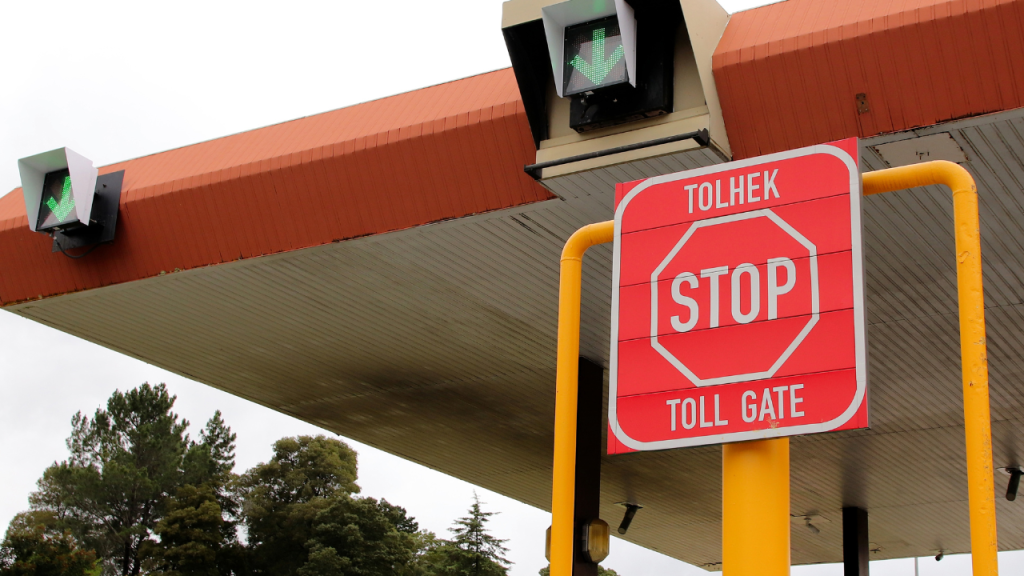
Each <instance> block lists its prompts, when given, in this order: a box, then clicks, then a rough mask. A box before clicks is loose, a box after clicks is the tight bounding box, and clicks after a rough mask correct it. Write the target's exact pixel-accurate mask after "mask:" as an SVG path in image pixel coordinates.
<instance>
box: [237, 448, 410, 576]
mask: <svg viewBox="0 0 1024 576" xmlns="http://www.w3.org/2000/svg"><path fill="white" fill-rule="evenodd" d="M356 478H357V461H356V453H355V452H354V451H353V450H352V449H351V448H349V447H348V445H346V444H345V443H344V442H340V441H338V440H334V439H331V438H326V437H324V436H300V437H298V438H282V439H281V440H278V441H277V442H276V443H275V444H274V456H273V458H271V460H270V461H269V462H267V463H265V464H259V465H257V466H255V467H254V468H252V469H251V470H249V471H248V472H246V473H245V474H244V475H243V476H242V477H241V479H240V480H239V485H240V486H241V493H242V495H243V504H242V515H243V517H244V521H245V526H246V529H247V533H248V543H249V552H250V556H249V562H250V564H249V565H250V566H251V567H252V569H253V571H254V572H255V573H258V574H273V575H274V576H291V575H295V576H327V575H332V576H333V575H338V574H343V575H346V576H349V575H351V576H393V575H397V576H414V575H416V574H418V573H419V572H417V565H416V559H417V552H418V550H419V549H420V546H421V545H422V543H423V541H424V535H423V534H422V533H420V532H419V527H418V525H417V524H416V522H415V521H414V520H413V519H412V518H410V517H409V516H408V514H407V513H406V511H405V510H404V509H403V508H401V507H399V506H394V505H392V504H389V503H388V502H387V501H385V500H376V499H373V498H361V497H358V496H357V494H358V492H359V486H358V485H357V484H356Z"/></svg>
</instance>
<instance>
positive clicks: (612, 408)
mask: <svg viewBox="0 0 1024 576" xmlns="http://www.w3.org/2000/svg"><path fill="white" fill-rule="evenodd" d="M857 144H858V147H859V146H860V140H857ZM814 154H826V155H829V156H834V157H836V158H838V159H839V160H840V161H842V162H843V163H844V164H845V165H846V167H847V169H848V170H849V172H850V233H851V240H852V244H853V246H852V248H853V324H854V339H855V341H854V347H855V360H856V362H855V363H856V374H857V392H856V393H855V394H854V398H853V402H851V403H850V406H849V407H847V409H846V411H845V412H843V413H842V414H840V415H839V416H838V417H836V418H834V419H833V420H830V421H828V422H822V423H820V424H804V425H802V426H790V427H785V428H768V429H764V430H749V431H746V432H732V433H725V434H712V435H708V436H697V437H693V438H678V439H675V440H659V441H655V442H642V441H639V440H634V439H633V438H630V437H629V436H628V435H626V433H625V432H623V431H622V427H621V426H619V420H618V417H617V416H616V407H617V405H618V391H617V381H618V369H619V365H618V364H619V358H618V353H619V350H618V344H619V343H618V337H619V318H618V316H619V314H618V313H619V278H620V260H621V254H620V251H621V246H622V215H623V213H624V212H625V209H626V207H627V206H628V205H629V203H630V202H631V201H632V200H633V198H635V197H636V196H637V194H639V193H640V192H643V191H644V190H645V189H647V188H649V187H651V186H655V185H657V184H665V183H668V182H675V181H677V180H685V179H689V178H696V177H699V176H706V175H709V174H716V173H719V172H727V171H729V170H735V169H738V168H746V167H748V166H755V165H759V164H764V163H766V162H776V161H779V160H789V159H793V158H800V157H803V156H811V155H814ZM862 196H863V190H862V187H861V178H860V170H859V169H858V168H857V163H856V162H855V161H854V159H853V158H851V157H850V155H849V154H848V153H847V152H846V151H845V150H843V149H841V148H839V147H837V146H832V145H828V144H818V145H815V146H808V147H806V148H799V149H796V150H788V151H786V152H777V153H775V154H768V155H765V156H758V157H755V158H748V159H746V160H739V161H737V162H727V163H725V164H718V165H715V166H709V167H707V168H698V169H696V170H687V171H684V172H677V173H675V174H667V175H665V176H658V177H655V178H648V179H647V180H644V181H643V182H641V183H640V184H638V185H637V186H636V187H635V188H633V189H632V190H630V191H629V193H628V194H626V197H625V198H623V199H622V202H620V203H619V206H618V208H617V209H616V210H615V237H614V244H613V252H612V306H611V310H612V318H611V330H610V339H611V349H610V354H609V357H608V422H609V424H610V426H611V429H612V434H613V435H614V436H615V439H616V440H618V441H619V442H621V443H622V444H623V445H625V446H626V447H628V448H631V449H633V450H638V451H649V450H668V449H671V448H688V447H694V446H708V445H714V444H723V443H726V442H743V441H746V440H762V439H767V438H781V437H784V436H796V435H800V434H814V433H819V432H828V431H831V430H835V429H836V428H839V427H840V426H842V425H843V424H846V423H847V422H848V421H849V420H850V418H852V417H853V415H854V414H856V413H857V410H859V409H860V407H861V404H863V403H864V401H865V400H866V399H867V330H866V318H865V310H864V253H863V240H862V238H863V234H862V231H863V224H862V219H861V197H862Z"/></svg>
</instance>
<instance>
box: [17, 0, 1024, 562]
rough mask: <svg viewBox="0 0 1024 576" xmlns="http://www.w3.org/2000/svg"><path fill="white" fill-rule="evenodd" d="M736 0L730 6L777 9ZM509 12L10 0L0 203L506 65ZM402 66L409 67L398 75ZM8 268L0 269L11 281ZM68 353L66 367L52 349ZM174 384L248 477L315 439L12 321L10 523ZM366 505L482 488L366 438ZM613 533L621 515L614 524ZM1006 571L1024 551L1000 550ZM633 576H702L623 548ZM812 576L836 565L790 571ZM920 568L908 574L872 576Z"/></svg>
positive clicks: (221, 397) (521, 551)
mask: <svg viewBox="0 0 1024 576" xmlns="http://www.w3.org/2000/svg"><path fill="white" fill-rule="evenodd" d="M766 3H768V2H766V1H764V0H729V1H728V2H726V3H725V5H726V8H727V9H729V10H730V11H737V10H742V9H746V8H749V7H752V6H756V5H761V4H766ZM500 12H501V2H500V0H457V1H447V2H423V1H407V0H391V1H388V2H356V1H354V0H340V1H337V0H335V1H332V2H307V1H293V2H287V3H285V2H258V1H252V0H250V1H247V2H240V1H230V2H229V1H211V0H205V1H202V2H200V1H192V0H188V1H178V2H174V3H170V2H165V3H159V4H158V3H154V2H138V1H137V0H136V1H132V2H98V1H91V2H90V1H82V0H78V1H76V2H43V1H33V2H15V1H14V0H4V1H3V2H0V75H2V76H0V77H2V78H3V79H4V82H3V88H2V89H0V194H2V193H5V192H6V191H9V190H11V189H13V188H15V187H17V186H19V185H20V183H19V181H18V173H17V167H16V162H15V161H16V160H17V159H18V158H20V157H23V156H27V155H30V154H34V153H37V152H41V151H45V150H50V149H53V148H58V147H61V146H68V147H70V148H72V149H74V150H76V151H78V152H80V153H83V154H85V155H86V156H88V157H89V158H91V159H93V160H94V161H95V162H97V164H98V165H103V164H109V163H112V162H116V161H120V160H125V159H128V158H134V157H138V156H142V155H146V154H151V153H153V152H158V151H161V150H167V149H170V148H176V147H179V146H184V145H188V144H192V143H195V142H199V141H203V140H208V139H211V138H216V137H219V136H223V135H226V134H231V133H235V132H241V131H245V130H250V129H252V128H256V127H259V126H265V125H268V124H274V123H277V122H281V121H285V120H290V119H293V118H297V117H301V116H307V115H310V114H316V113H318V112H323V111H326V110H331V109H335V108H340V107H344V106H349V105H351V104H355V103H357V102H363V101H366V100H373V99H376V98H381V97H384V96H388V95H391V94H395V93H399V92H404V91H408V90H413V89H416V88H421V87H423V86H428V85H432V84H437V83H440V82H445V81H448V80H453V79H456V78H461V77H465V76H470V75H473V74H478V73H480V72H484V71H488V70H494V69H498V68H503V67H506V66H508V56H507V54H506V52H505V46H504V43H503V41H502V37H501V33H500V29H499V27H500V25H499V22H500ZM396 62H398V63H400V65H395V63H396ZM3 273H4V271H3V270H0V274H3ZM57 350H59V351H60V355H59V361H54V359H53V358H54V357H53V354H54V352H55V351H57ZM145 381H149V382H153V383H156V382H166V383H167V384H168V386H169V388H170V389H171V391H172V392H173V393H175V394H177V395H178V404H177V409H178V411H179V413H180V414H182V415H183V416H184V417H185V418H187V419H189V420H190V421H192V422H193V423H194V424H196V425H199V426H201V425H202V423H203V422H205V420H206V419H207V418H209V416H210V414H212V412H213V410H214V409H217V408H219V409H221V410H222V411H223V412H224V415H225V418H226V419H227V421H228V423H229V424H230V425H231V426H232V427H233V428H234V429H235V431H236V432H238V437H239V442H238V444H239V446H238V466H239V468H240V469H244V468H246V467H249V466H252V465H253V464H256V463H257V462H260V461H264V460H266V459H267V458H268V457H269V456H270V445H271V443H272V442H273V441H274V440H276V439H277V438H279V437H282V436H287V435H296V434H309V433H317V432H319V431H318V429H317V428H315V427H313V426H310V425H308V424H305V423H303V422H299V421H297V420H294V419H292V418H289V417H286V416H283V415H280V414H277V413H275V412H272V411H270V410H267V409H265V408H262V407H260V406H256V405H254V404H251V403H248V402H246V401H244V400H240V399H237V398H234V397H232V396H229V395H227V394H224V393H222V392H219V391H216V390H214V389H211V388H209V387H206V386H204V385H202V384H198V383H195V382H192V381H189V380H187V379H184V378H181V377H178V376H175V375H173V374H170V373H168V372H164V371H162V370H160V369H157V368H154V367H153V366H149V365H147V364H145V363H143V362H139V361H136V360H133V359H130V358H126V357H123V356H120V355H118V354H116V353H114V352H111V351H109V350H106V349H103V348H101V347H99V346H96V345H93V344H90V343H87V342H84V341H81V340H78V339H76V338H73V337H70V336H67V335H64V334H61V333H59V332H56V331H54V330H51V329H49V328H46V327H44V326H41V325H38V324H34V323H32V322H28V321H26V320H23V319H21V318H18V317H16V316H13V315H11V314H7V313H0V462H2V463H3V464H2V465H0V524H2V525H3V526H6V524H7V522H8V521H9V520H10V518H11V517H12V516H13V515H14V514H15V513H17V512H18V511H20V510H23V509H24V508H26V506H27V501H26V497H27V495H28V493H29V491H30V490H32V489H33V486H34V483H35V480H36V479H37V478H38V477H39V475H40V473H41V472H42V471H43V469H44V468H45V467H46V466H47V465H48V464H50V463H51V462H53V461H54V460H59V459H63V458H64V456H65V447H64V438H66V436H67V434H68V432H69V430H70V426H69V419H70V417H71V415H72V414H74V413H75V412H76V411H78V410H83V411H87V412H92V411H93V410H95V409H96V408H97V407H99V406H100V405H101V404H103V402H104V401H105V400H106V398H107V397H109V395H110V393H111V392H112V391H114V390H115V389H122V390H125V389H128V388H130V387H132V386H135V385H138V384H139V383H141V382H145ZM353 445H354V446H355V447H356V448H357V449H358V450H359V453H360V484H361V485H362V487H363V491H364V494H368V495H371V496H377V497H384V498H387V499H388V500H390V501H392V502H394V503H397V504H400V505H403V506H405V507H406V508H408V509H409V511H410V512H411V513H412V514H413V515H414V516H415V517H416V518H417V519H418V520H419V521H420V523H421V525H422V526H423V527H425V528H428V529H430V530H433V531H435V532H438V533H444V532H445V530H446V528H447V527H448V526H449V525H450V524H451V521H452V520H453V519H454V518H455V517H456V516H458V515H460V514H461V513H462V512H463V511H464V510H465V509H466V508H467V507H468V505H469V503H470V501H471V499H472V493H473V490H474V487H473V486H471V485H469V484H467V483H465V482H462V481H459V480H456V479H454V478H451V477H448V476H445V475H443V474H440V473H438V472H434V471H432V470H428V469H426V468H423V467H421V466H418V465H416V464H411V463H408V462H405V461H403V460H401V459H398V458H395V457H393V456H390V455H388V454H386V453H383V452H380V451H378V450H374V449H372V448H369V447H367V446H362V445H359V444H358V443H353ZM478 492H479V494H480V495H481V497H482V498H483V500H484V501H486V502H487V504H488V507H489V508H490V509H492V510H495V511H500V512H501V515H500V516H498V517H496V519H495V520H494V522H493V526H494V532H495V533H496V534H497V535H498V536H500V537H503V538H508V539H509V543H508V545H509V546H510V548H511V554H510V558H511V559H512V560H513V561H514V562H515V566H514V567H513V570H512V574H514V575H515V576H532V575H533V574H536V573H537V570H538V569H539V568H540V567H541V566H543V565H544V564H545V562H544V558H543V539H544V529H545V528H546V527H547V525H548V523H549V518H548V515H547V514H546V513H543V512H541V511H540V510H537V509H535V508H531V507H529V506H526V505H524V504H521V503H518V502H515V501H512V500H510V499H508V498H504V497H502V496H500V495H497V494H494V493H490V492H487V491H485V490H478ZM609 520H610V521H612V522H614V521H616V520H617V519H609ZM1001 561H1002V563H1003V567H1004V573H1011V572H1013V571H1014V570H1018V571H1024V555H1022V554H1021V553H1011V554H1007V555H1002V560H1001ZM605 564H606V565H607V566H610V567H612V568H615V569H616V570H618V571H619V572H620V574H622V575H623V576H655V575H659V576H660V575H687V574H705V573H706V572H704V571H703V570H699V569H696V568H693V567H690V566H687V565H685V564H683V563H681V562H678V561H675V560H671V559H669V558H665V557H663V556H661V555H659V554H656V553H654V552H650V551H647V550H644V549H642V548H639V547H637V546H633V545H631V544H627V543H625V542H622V541H618V540H617V541H615V542H614V543H613V547H612V555H611V556H610V557H609V559H608V560H607V561H606V562H605ZM967 571H969V558H967V557H949V558H947V559H945V560H943V561H942V562H941V563H936V562H935V561H934V560H932V559H930V558H929V559H925V560H922V563H921V572H920V573H921V574H922V575H925V576H937V575H940V574H963V573H966V572H967ZM793 572H794V574H797V575H800V576H826V575H838V574H841V573H842V569H841V567H840V566H837V565H832V566H817V567H804V568H797V569H794V571H793ZM872 572H873V573H874V574H875V575H876V576H878V575H882V576H885V575H893V576H895V575H910V574H913V562H912V561H910V560H899V561H889V562H878V563H874V564H873V565H872Z"/></svg>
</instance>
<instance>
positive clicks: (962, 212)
mask: <svg viewBox="0 0 1024 576" xmlns="http://www.w3.org/2000/svg"><path fill="white" fill-rule="evenodd" d="M862 179H863V187H864V194H865V195H870V194H880V193H883V192H892V191H895V190H903V189H906V188H914V187H918V186H928V185H933V184H944V185H946V186H948V187H949V188H950V189H951V190H952V192H953V205H954V219H955V223H954V224H955V230H956V260H957V290H958V299H959V307H960V353H961V359H962V369H963V393H964V424H965V428H966V444H967V483H968V503H969V507H970V526H971V553H972V562H973V568H974V570H973V572H974V575H975V576H996V575H997V574H998V563H997V555H996V553H997V551H998V544H997V536H996V511H995V485H994V480H993V473H992V466H993V464H992V424H991V415H990V406H989V394H988V359H987V351H986V350H987V348H986V342H985V308H984V304H985V302H984V294H983V283H982V274H981V234H980V223H979V218H978V192H977V187H976V186H975V183H974V178H972V177H971V175H970V173H968V172H967V170H965V169H964V168H963V167H961V166H959V165H957V164H954V163H952V162H946V161H941V160H940V161H933V162H925V163H922V164H915V165H911V166H903V167H900V168H890V169H887V170H878V171H876V172H870V173H868V174H864V175H863V177H862ZM614 226H615V224H614V222H612V221H608V222H599V223H597V224H590V225H588V226H584V227H583V228H580V229H579V230H577V231H576V233H574V234H573V235H572V236H571V237H570V238H569V240H568V241H567V242H566V244H565V248H564V249H563V251H562V260H561V278H560V284H559V293H558V360H557V376H556V392H555V450H554V471H553V478H552V487H551V516H552V518H551V576H572V559H573V549H572V548H573V544H572V543H573V512H574V511H573V499H574V484H575V477H576V471H575V469H574V467H575V461H576V402H577V392H578V390H577V386H578V383H577V372H578V358H579V348H580V340H579V338H580V293H581V283H582V270H583V254H584V253H585V252H586V251H587V249H588V248H590V247H591V246H595V245H597V244H603V243H606V242H611V241H612V239H613V235H614ZM780 494H782V495H781V496H780ZM723 498H724V502H723V521H724V531H723V558H722V560H723V567H724V568H725V569H726V570H728V571H729V576H754V575H758V576H760V575H764V574H771V575H774V574H788V573H789V441H788V439H787V438H778V439H773V440H759V441H754V442H747V443H737V444H731V445H726V446H724V447H723ZM780 510H781V511H782V512H780ZM783 517H784V519H785V522H786V525H785V529H784V530H763V529H762V530H757V531H755V530H753V529H752V528H751V527H753V526H755V525H756V524H755V522H754V519H756V518H759V519H763V520H764V521H766V522H768V523H769V524H771V525H775V524H777V522H778V520H779V518H783ZM782 533H784V534H785V536H784V540H783V539H782V538H780V537H779V534H782ZM766 537H771V538H772V540H771V548H770V549H768V546H767V545H764V546H762V545H761V544H759V543H764V542H766V541H765V540H764V539H765V538H766ZM782 559H784V560H782ZM755 560H756V561H757V563H756V564H754V563H753V562H754V561H755ZM782 562H784V568H782V569H781V571H777V568H776V566H777V565H779V566H780V565H782ZM734 566H735V568H734ZM769 570H771V571H769Z"/></svg>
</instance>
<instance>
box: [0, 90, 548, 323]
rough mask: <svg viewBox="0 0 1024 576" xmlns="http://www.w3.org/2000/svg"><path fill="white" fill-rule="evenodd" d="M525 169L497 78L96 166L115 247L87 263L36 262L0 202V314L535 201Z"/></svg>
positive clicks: (44, 250) (42, 254) (522, 129)
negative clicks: (110, 191) (118, 190)
mask: <svg viewBox="0 0 1024 576" xmlns="http://www.w3.org/2000/svg"><path fill="white" fill-rule="evenodd" d="M533 160H534V149H533V141H532V137H531V136H530V135H529V126H528V124H527V121H526V117H525V111H524V109H523V108H522V106H521V103H520V102H519V95H518V89H517V88H516V84H515V78H514V77H513V75H512V73H511V70H499V71H497V72H491V73H488V74H482V75H479V76H474V77H472V78H466V79H464V80H459V81H456V82H450V83H447V84H442V85H439V86H433V87H430V88H425V89H423V90H417V91H414V92H409V93H406V94H400V95H398V96H393V97H390V98H385V99H383V100H378V101H374V102H368V103H365V104H359V105H356V106H352V107H349V108H343V109H340V110H335V111H332V112H327V113H324V114H319V115H317V116H311V117H307V118H301V119H299V120H294V121H292V122H285V123H283V124H278V125H274V126H269V127H266V128H261V129H258V130H254V131H251V132H246V133H242V134H236V135H233V136H228V137H225V138H219V139H217V140H212V141H209V142H202V143H200V144H196V145H193V146H188V147H185V148H179V149H176V150H170V151H167V152H162V153H160V154H154V155H151V156H146V157H143V158H138V159H135V160H130V161H128V162H122V163H119V164H115V165H112V166H107V167H104V168H102V169H101V173H108V172H112V171H116V170H122V169H123V170H125V181H124V189H123V193H122V198H121V218H120V221H119V223H118V239H117V241H116V242H114V243H113V244H110V245H108V246H103V247H101V248H100V249H99V250H97V251H96V252H95V253H94V254H92V255H90V257H89V262H88V264H87V265H86V264H83V263H77V264H74V263H71V262H70V261H66V260H64V259H62V258H60V256H59V255H57V256H54V255H51V254H50V253H49V249H50V242H49V239H48V238H46V237H44V236H43V235H40V234H33V233H31V232H30V231H29V230H28V228H27V226H26V225H25V224H26V223H25V215H24V208H23V204H22V200H21V195H20V193H19V191H15V193H12V194H8V195H7V196H6V197H4V198H3V199H0V223H3V226H0V261H3V262H4V263H5V268H6V269H7V270H8V274H7V276H8V278H7V279H6V280H7V281H5V282H4V283H2V284H0V287H2V290H3V291H2V292H0V304H10V303H11V302H18V301H24V300H28V299H31V298H37V297H39V296H40V295H42V296H50V295H54V294H62V293H66V292H74V291H78V290H85V289H88V288H95V287H99V286H103V285H109V284H116V283H121V282H128V281H132V280H138V279H141V278H147V277H152V276H155V275H158V274H160V273H161V272H167V271H171V270H175V269H181V270H187V269H191V268H196V267H201V266H207V265H210V264H219V263H222V262H231V261H235V260H239V259H242V258H252V257H255V256H261V255H266V254H274V253H278V252H282V251H288V250H295V249H299V248H305V247H309V246H317V245H322V244H326V243H330V242H334V241H338V240H343V239H346V238H354V237H359V236H365V235H368V234H378V233H381V232H387V231H392V230H399V229H403V228H409V227H412V226H418V225H422V224H426V223H429V222H436V221H439V220H445V219H450V218H458V217H461V216H466V215H468V214H477V213H481V212H487V211H491V210H497V209H502V208H507V207H510V206H516V205H520V204H528V203H530V202H537V201H540V200H545V199H548V198H550V197H551V196H550V194H548V193H547V192H546V191H545V190H544V189H543V188H541V187H540V186H538V185H537V184H536V183H535V182H534V181H533V180H532V179H531V178H530V177H529V176H527V175H526V174H524V173H523V172H522V166H524V165H526V164H529V163H531V162H532V161H533ZM18 262H21V266H20V267H19V268H17V269H14V268H11V267H10V266H11V265H14V264H15V263H18ZM30 263H31V265H29V264H30ZM12 276H13V277H12Z"/></svg>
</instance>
